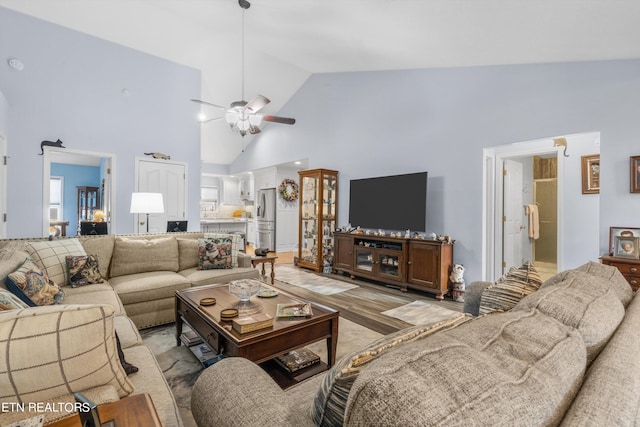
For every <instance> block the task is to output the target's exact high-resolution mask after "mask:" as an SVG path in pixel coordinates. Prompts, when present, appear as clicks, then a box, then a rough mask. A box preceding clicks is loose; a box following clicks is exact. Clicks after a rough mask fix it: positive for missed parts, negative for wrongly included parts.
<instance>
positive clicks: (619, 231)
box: [609, 227, 640, 259]
mask: <svg viewBox="0 0 640 427" xmlns="http://www.w3.org/2000/svg"><path fill="white" fill-rule="evenodd" d="M628 240H631V242H629V241H628ZM639 242H640V228H635V227H609V255H610V256H614V257H621V258H638V259H640V244H639ZM628 243H633V248H634V249H635V251H630V248H629V247H628V245H627V244H628ZM628 252H631V253H632V254H633V255H634V256H629V254H628Z"/></svg>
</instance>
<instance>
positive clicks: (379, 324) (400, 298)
mask: <svg viewBox="0 0 640 427" xmlns="http://www.w3.org/2000/svg"><path fill="white" fill-rule="evenodd" d="M313 274H318V275H320V276H324V277H329V278H331V279H335V280H342V281H345V282H347V283H353V284H356V285H358V287H357V288H355V289H350V290H348V291H345V292H341V293H338V294H334V295H321V294H318V293H315V292H311V291H309V290H306V289H303V288H300V287H298V286H292V285H289V284H287V283H284V282H280V281H278V273H277V268H276V277H275V278H276V283H275V286H276V287H278V288H280V289H282V290H284V291H286V292H289V293H291V294H294V295H297V296H299V297H300V298H303V299H306V300H309V301H312V302H315V303H317V304H322V305H326V306H328V307H331V308H333V309H335V310H339V311H340V316H342V317H344V318H346V319H348V320H351V321H352V322H356V323H358V324H360V325H362V326H365V327H367V328H369V329H372V330H374V331H376V332H379V333H381V334H389V333H392V332H395V331H397V330H399V329H402V328H406V327H409V326H411V324H409V323H406V322H403V321H402V320H399V319H395V318H393V317H389V316H385V315H383V314H381V313H382V312H383V311H386V310H390V309H392V308H396V307H400V306H402V305H405V304H408V303H410V302H413V301H416V300H422V301H427V302H430V303H433V304H437V305H440V306H441V307H444V308H448V309H449V310H454V311H459V312H462V306H463V304H462V303H460V302H455V301H453V300H452V299H451V297H445V299H444V300H443V301H439V300H437V299H436V298H435V297H434V296H431V295H430V294H427V293H424V292H418V291H414V290H408V291H407V292H402V291H401V290H400V289H397V288H393V287H388V286H385V285H384V284H378V283H374V282H369V281H366V280H358V279H355V280H354V279H351V278H349V277H348V276H344V275H342V274H323V273H313Z"/></svg>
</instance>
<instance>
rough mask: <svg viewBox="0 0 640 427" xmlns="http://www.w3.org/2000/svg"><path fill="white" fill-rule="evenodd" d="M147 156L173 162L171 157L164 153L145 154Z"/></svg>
mask: <svg viewBox="0 0 640 427" xmlns="http://www.w3.org/2000/svg"><path fill="white" fill-rule="evenodd" d="M144 155H145V156H151V157H153V158H154V159H162V160H171V156H168V155H166V154H162V153H144Z"/></svg>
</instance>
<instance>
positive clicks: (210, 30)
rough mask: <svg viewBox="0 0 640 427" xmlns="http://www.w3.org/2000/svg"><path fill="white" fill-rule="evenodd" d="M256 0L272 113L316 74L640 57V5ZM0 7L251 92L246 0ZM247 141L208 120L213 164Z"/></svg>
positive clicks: (38, 2) (8, 2)
mask: <svg viewBox="0 0 640 427" xmlns="http://www.w3.org/2000/svg"><path fill="white" fill-rule="evenodd" d="M250 1H251V0H250ZM251 3H252V5H251V8H250V9H248V10H247V11H246V13H245V31H246V54H245V57H246V59H245V61H246V86H245V88H246V89H245V92H246V96H245V98H246V99H247V100H249V99H251V98H252V97H253V96H254V95H256V94H258V93H260V94H263V95H265V96H267V97H269V98H270V99H271V100H272V103H271V104H270V105H269V106H267V107H266V108H265V109H264V110H263V111H264V112H265V113H267V114H277V113H278V109H279V108H280V107H282V105H284V104H285V103H286V101H287V100H288V99H289V98H290V97H291V96H292V95H293V94H294V93H295V91H296V90H297V89H298V88H299V87H300V86H301V85H302V84H303V83H304V81H305V80H306V79H307V78H308V76H309V75H311V74H312V73H324V72H342V71H370V70H398V69H417V68H432V67H462V66H477V65H496V64H525V63H544V62H565V61H585V60H606V59H626V58H640V43H639V41H640V25H639V24H638V23H639V22H640V1H638V0H598V1H596V0H254V1H251ZM0 6H4V7H7V8H10V9H13V10H16V11H19V12H22V13H26V14H28V15H32V16H35V17H38V18H41V19H44V20H47V21H50V22H54V23H57V24H60V25H63V26H66V27H69V28H73V29H75V30H78V31H81V32H84V33H88V34H91V35H94V36H97V37H100V38H103V39H106V40H110V41H113V42H116V43H119V44H122V45H125V46H129V47H132V48H134V49H137V50H141V51H144V52H148V53H150V54H153V55H156V56H159V57H163V58H166V59H169V60H172V61H175V62H178V63H181V64H185V65H188V66H191V67H194V68H197V69H200V70H202V93H201V94H193V96H194V97H197V96H200V97H201V98H202V99H205V100H207V101H210V102H213V103H215V104H220V105H228V104H230V103H231V102H232V101H235V100H238V99H240V98H241V78H240V75H241V66H240V64H241V56H240V53H239V50H240V36H241V22H242V10H241V9H240V7H239V6H238V3H237V0H28V1H25V0H0ZM25 65H26V66H28V64H25ZM270 126H271V125H270ZM273 126H280V125H277V124H276V125H273ZM238 140H239V136H237V135H236V134H232V133H231V131H230V130H229V129H228V128H227V126H226V125H225V124H224V121H222V120H220V121H214V122H210V123H208V124H206V125H202V142H203V144H202V145H203V150H202V153H203V159H204V160H205V161H208V162H211V163H220V164H228V163H230V162H232V161H233V159H234V158H235V157H236V156H237V155H238V154H239V152H240V149H241V145H240V143H239V142H238Z"/></svg>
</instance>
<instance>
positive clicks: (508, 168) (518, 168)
mask: <svg viewBox="0 0 640 427" xmlns="http://www.w3.org/2000/svg"><path fill="white" fill-rule="evenodd" d="M522 179H523V177H522V164H520V163H518V162H514V161H513V160H509V159H505V160H504V173H503V187H502V188H503V198H502V206H503V227H502V237H503V244H502V261H503V263H502V272H503V273H504V272H506V271H508V270H509V268H510V267H513V266H515V267H519V266H520V264H521V263H522V233H524V231H525V229H526V228H525V226H524V224H523V215H524V214H523V212H524V205H523V198H522Z"/></svg>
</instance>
